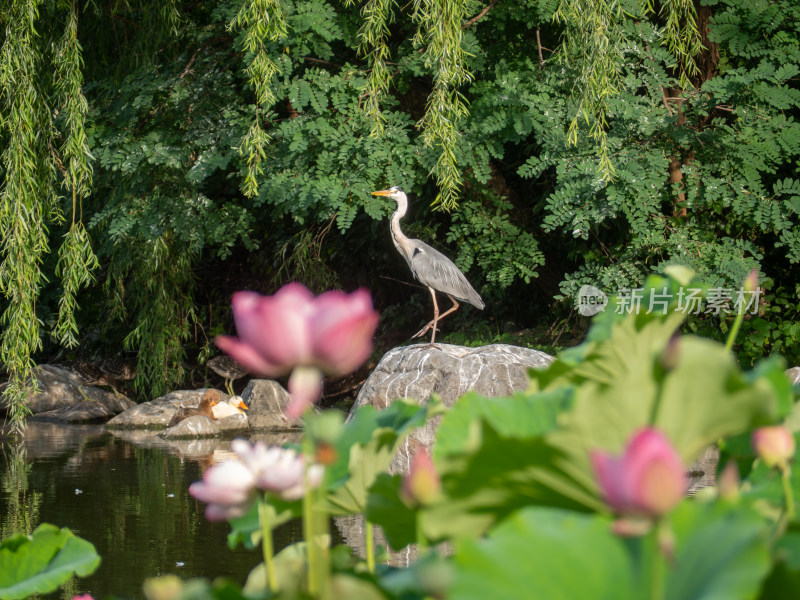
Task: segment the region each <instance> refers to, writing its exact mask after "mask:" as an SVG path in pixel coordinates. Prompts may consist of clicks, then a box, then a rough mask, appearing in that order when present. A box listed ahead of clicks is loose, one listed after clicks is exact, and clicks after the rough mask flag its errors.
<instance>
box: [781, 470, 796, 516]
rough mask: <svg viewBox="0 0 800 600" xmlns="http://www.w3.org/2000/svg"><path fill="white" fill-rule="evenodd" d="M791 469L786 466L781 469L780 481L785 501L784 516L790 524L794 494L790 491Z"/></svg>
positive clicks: (792, 514)
mask: <svg viewBox="0 0 800 600" xmlns="http://www.w3.org/2000/svg"><path fill="white" fill-rule="evenodd" d="M791 479H792V469H791V467H789V465H786V466H785V467H783V468H782V469H781V480H782V482H783V495H784V497H785V499H786V516H787V517H788V519H789V522H790V523H791V522H792V521H794V492H793V491H792V480H791Z"/></svg>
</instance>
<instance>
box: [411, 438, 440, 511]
mask: <svg viewBox="0 0 800 600" xmlns="http://www.w3.org/2000/svg"><path fill="white" fill-rule="evenodd" d="M441 492H442V480H441V478H440V477H439V473H438V472H437V471H436V466H435V465H434V464H433V461H432V460H431V457H430V454H428V451H427V450H425V449H424V448H420V449H419V450H418V451H417V453H416V454H415V455H414V458H413V459H411V467H410V468H409V471H408V473H407V474H406V476H405V478H404V479H403V497H404V498H405V500H406V501H407V502H409V503H415V504H419V505H422V506H425V505H427V504H431V503H433V502H434V501H435V500H436V499H438V498H439V496H440V495H441Z"/></svg>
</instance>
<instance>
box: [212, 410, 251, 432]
mask: <svg viewBox="0 0 800 600" xmlns="http://www.w3.org/2000/svg"><path fill="white" fill-rule="evenodd" d="M214 426H215V427H216V428H217V430H219V431H247V429H248V427H249V419H248V417H247V415H245V414H244V413H237V414H235V415H230V416H227V417H223V418H222V419H217V420H216V421H214Z"/></svg>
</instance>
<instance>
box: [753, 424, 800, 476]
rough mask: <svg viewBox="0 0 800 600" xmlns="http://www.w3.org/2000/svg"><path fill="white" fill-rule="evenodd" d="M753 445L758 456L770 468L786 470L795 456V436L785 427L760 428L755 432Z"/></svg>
mask: <svg viewBox="0 0 800 600" xmlns="http://www.w3.org/2000/svg"><path fill="white" fill-rule="evenodd" d="M751 443H752V444H753V450H755V453H756V455H757V456H758V457H759V458H760V459H761V460H763V461H764V463H765V464H766V465H767V466H768V467H770V468H771V467H774V466H779V467H780V468H784V467H786V465H787V464H788V463H789V461H790V460H791V459H792V457H793V456H794V450H795V443H794V436H793V435H792V432H791V431H789V430H788V429H787V428H786V427H784V426H783V425H771V426H768V427H759V428H758V429H756V430H755V431H754V432H753V435H752V437H751Z"/></svg>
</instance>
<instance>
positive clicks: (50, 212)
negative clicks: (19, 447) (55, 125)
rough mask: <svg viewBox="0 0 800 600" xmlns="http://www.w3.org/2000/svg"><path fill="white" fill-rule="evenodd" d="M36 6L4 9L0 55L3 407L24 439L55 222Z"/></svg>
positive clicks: (18, 1) (24, 1)
mask: <svg viewBox="0 0 800 600" xmlns="http://www.w3.org/2000/svg"><path fill="white" fill-rule="evenodd" d="M38 5H39V2H38V0H12V1H10V2H9V1H7V2H4V3H2V8H0V16H1V17H2V18H1V19H0V22H2V23H4V24H5V41H4V43H3V47H2V49H0V108H1V110H0V114H2V115H3V116H2V122H1V123H0V124H2V126H3V128H4V129H5V135H6V139H7V140H8V146H7V147H6V148H5V149H4V151H3V155H2V160H3V166H4V168H5V180H4V182H3V187H2V190H1V191H0V257H1V258H2V262H1V263H0V293H2V294H3V295H4V296H5V297H6V299H7V300H8V302H7V308H6V310H5V312H3V314H2V316H0V330H1V331H0V362H2V363H3V365H4V366H5V368H6V370H7V371H8V373H9V376H10V377H9V385H8V387H6V389H5V393H4V396H3V401H4V403H5V405H6V407H7V409H8V412H9V414H10V417H11V424H12V427H13V428H14V429H15V430H16V431H21V430H22V428H23V427H24V418H25V416H26V414H28V413H29V411H28V409H27V407H26V405H25V399H26V397H27V395H28V394H29V393H31V392H33V391H34V390H35V389H36V386H37V382H36V378H35V377H34V376H33V369H34V364H33V361H32V360H31V355H32V354H33V352H35V351H36V350H38V349H39V348H41V340H40V336H39V319H38V318H37V317H36V299H37V297H38V295H39V290H40V288H41V285H42V281H43V275H42V272H41V269H40V263H41V261H42V256H43V254H45V253H46V252H47V251H48V244H47V227H46V222H47V221H48V220H54V219H57V218H58V217H59V216H60V213H59V210H58V205H57V203H56V197H55V194H54V191H53V183H54V168H53V165H52V162H51V160H50V157H49V153H48V148H47V142H46V140H47V138H48V136H49V134H50V125H51V123H50V116H49V111H48V110H47V106H46V104H45V100H44V98H42V96H41V94H40V93H39V90H38V89H37V87H36V85H35V81H36V79H37V74H36V49H35V47H34V40H35V39H36V35H37V34H36V29H35V23H36V20H37V19H38V16H39V13H38Z"/></svg>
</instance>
